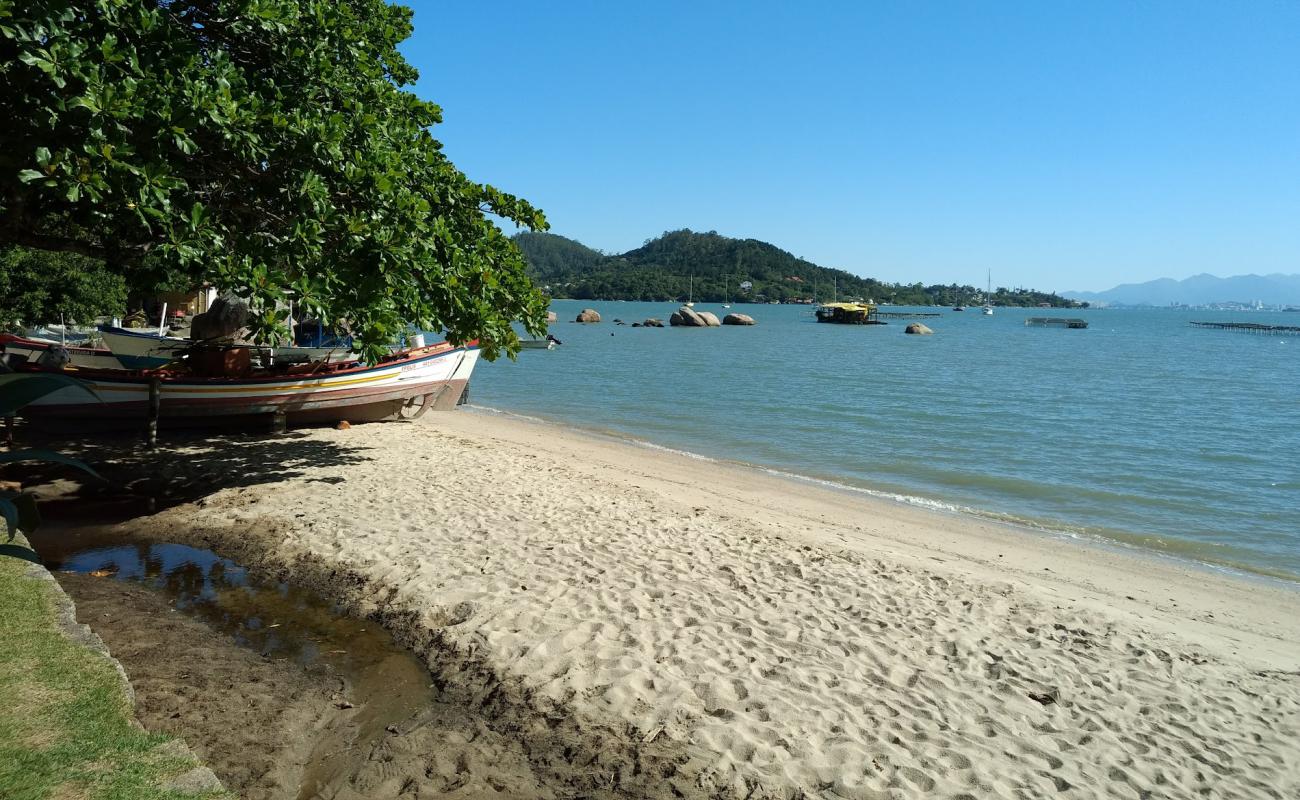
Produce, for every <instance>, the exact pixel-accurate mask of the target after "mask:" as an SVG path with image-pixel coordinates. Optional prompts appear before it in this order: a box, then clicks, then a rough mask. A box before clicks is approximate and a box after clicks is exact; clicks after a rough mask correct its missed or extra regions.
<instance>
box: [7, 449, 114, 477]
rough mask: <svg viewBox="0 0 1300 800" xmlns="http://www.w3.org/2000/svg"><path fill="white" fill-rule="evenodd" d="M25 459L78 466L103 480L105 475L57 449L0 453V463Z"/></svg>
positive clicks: (11, 462)
mask: <svg viewBox="0 0 1300 800" xmlns="http://www.w3.org/2000/svg"><path fill="white" fill-rule="evenodd" d="M23 461H48V462H50V463H51V464H63V465H65V466H69V467H76V468H77V469H79V470H81V471H82V472H85V473H88V474H90V475H93V476H94V477H96V478H99V479H100V480H101V481H102V480H104V476H103V475H100V474H99V473H98V472H96V471H95V470H93V469H91V467H90V465H89V464H87V463H86V462H84V461H79V460H78V459H75V458H73V457H72V456H65V455H63V454H62V453H60V452H58V451H56V450H40V449H35V450H10V451H9V452H7V453H0V464H17V463H20V462H23Z"/></svg>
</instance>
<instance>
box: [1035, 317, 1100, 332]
mask: <svg viewBox="0 0 1300 800" xmlns="http://www.w3.org/2000/svg"><path fill="white" fill-rule="evenodd" d="M1025 325H1026V326H1028V327H1033V328H1074V329H1076V330H1081V329H1083V328H1086V327H1088V320H1086V319H1079V318H1078V317H1028V318H1026V319H1025Z"/></svg>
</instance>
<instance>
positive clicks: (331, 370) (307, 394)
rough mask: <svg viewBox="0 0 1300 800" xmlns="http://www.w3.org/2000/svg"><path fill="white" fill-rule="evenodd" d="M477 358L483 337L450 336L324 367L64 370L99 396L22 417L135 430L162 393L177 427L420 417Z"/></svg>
mask: <svg viewBox="0 0 1300 800" xmlns="http://www.w3.org/2000/svg"><path fill="white" fill-rule="evenodd" d="M477 362H478V345H477V342H471V343H469V344H467V345H461V346H453V345H451V344H448V343H446V342H442V343H439V344H435V345H430V346H427V347H416V348H412V349H409V350H403V351H399V352H397V353H393V354H392V355H390V356H388V357H386V358H384V359H383V360H381V361H380V362H379V363H377V364H374V365H369V366H368V365H364V364H358V363H353V364H319V363H317V364H313V365H306V366H296V367H286V368H283V369H282V370H275V371H270V370H258V371H254V372H253V373H252V374H250V375H248V376H247V377H239V378H207V377H201V376H196V375H193V374H189V373H188V371H179V370H177V371H173V370H155V371H141V372H126V371H123V370H120V369H119V370H72V371H65V372H64V374H72V375H75V376H76V377H78V378H80V379H81V380H82V381H83V382H84V383H85V384H86V385H87V386H88V387H89V388H91V389H92V390H93V391H94V392H95V393H96V394H97V395H98V396H99V398H100V399H101V401H100V402H95V401H93V400H88V398H87V396H86V394H85V393H84V392H80V391H76V390H74V389H61V390H59V391H57V392H54V393H53V394H49V395H46V396H45V397H42V398H40V399H39V400H36V401H35V402H33V403H31V404H30V405H28V406H27V407H26V408H25V409H23V412H22V414H23V416H24V417H25V418H27V419H28V420H30V421H32V422H35V423H38V424H39V423H47V424H48V423H57V424H59V425H66V424H78V423H80V424H82V425H83V426H91V427H96V428H102V427H118V428H121V427H130V426H132V425H141V424H143V423H144V422H145V421H146V420H147V419H148V418H149V416H150V413H151V411H150V409H151V392H153V391H156V393H157V415H158V421H159V423H160V424H164V425H173V426H187V425H188V426H211V425H223V426H224V425H232V424H236V425H237V424H240V423H244V422H250V421H253V420H256V419H259V418H263V419H266V418H272V417H282V418H283V419H284V420H285V422H286V424H313V423H329V422H337V421H339V420H347V421H350V422H365V421H374V420H383V419H396V418H414V417H418V416H420V415H421V414H423V413H425V412H426V411H428V410H429V409H431V408H435V409H448V408H454V407H455V406H456V405H457V403H458V402H459V401H460V399H461V397H462V395H464V394H465V392H466V389H467V387H468V384H469V378H470V373H471V372H473V370H474V365H475V364H476V363H477ZM25 369H27V370H31V371H34V372H40V371H43V370H39V369H36V368H34V367H27V368H25ZM155 387H156V388H155Z"/></svg>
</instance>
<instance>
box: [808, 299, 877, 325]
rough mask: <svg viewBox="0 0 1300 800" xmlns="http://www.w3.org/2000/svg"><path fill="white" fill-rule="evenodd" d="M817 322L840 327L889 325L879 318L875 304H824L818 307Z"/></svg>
mask: <svg viewBox="0 0 1300 800" xmlns="http://www.w3.org/2000/svg"><path fill="white" fill-rule="evenodd" d="M816 314H817V321H818V322H831V323H835V324H838V325H887V324H888V323H886V322H882V321H881V320H880V319H878V318H877V316H876V314H877V308H876V306H875V304H874V303H822V304H821V305H820V306H818V307H817V311H816Z"/></svg>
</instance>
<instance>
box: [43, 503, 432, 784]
mask: <svg viewBox="0 0 1300 800" xmlns="http://www.w3.org/2000/svg"><path fill="white" fill-rule="evenodd" d="M32 538H33V545H34V546H35V548H36V550H37V552H38V553H39V554H40V557H41V559H42V561H43V562H44V563H45V565H46V567H47V568H49V569H50V570H51V572H53V573H54V575H55V576H56V578H57V579H58V580H59V581H60V583H61V584H63V585H64V588H65V590H66V591H68V593H69V594H70V595H72V596H73V599H74V601H75V602H76V603H77V605H78V609H79V618H80V619H81V621H82V622H85V623H87V624H89V625H91V627H92V628H94V629H95V630H96V632H97V633H100V635H101V636H102V637H103V638H105V640H106V641H107V642H108V644H109V646H110V649H111V650H112V651H113V652H114V655H115V656H117V657H118V658H119V660H122V661H123V663H124V666H125V667H126V669H127V672H128V674H130V675H131V677H132V680H133V683H134V684H136V693H137V696H138V698H139V700H140V702H139V706H140V707H141V708H142V709H143V711H144V713H142V715H141V716H142V717H144V718H145V719H143V720H142V721H144V722H145V724H146V727H150V728H151V729H155V726H154V725H153V724H151V720H149V719H148V717H149V716H150V713H149V711H150V709H153V708H155V707H158V706H159V705H160V702H162V701H161V700H160V697H153V696H150V695H151V694H153V693H159V694H160V696H161V695H170V696H171V697H172V698H182V699H181V702H180V704H179V705H178V706H177V708H176V709H175V710H174V711H171V712H170V714H165V715H163V716H164V717H165V718H168V719H181V718H183V717H185V716H186V715H187V712H189V711H194V710H198V711H199V712H200V716H202V717H204V718H207V717H209V716H210V715H213V714H215V715H217V716H218V717H221V716H227V715H230V714H231V713H232V709H230V708H228V707H225V704H226V703H237V702H252V703H254V704H260V705H261V706H263V707H262V708H260V709H258V710H259V711H260V712H261V713H260V714H259V720H258V721H257V723H265V724H266V725H267V727H268V730H265V731H262V733H264V734H266V735H267V736H268V738H270V739H272V741H270V742H267V744H266V747H267V748H268V749H275V748H277V747H284V748H285V749H288V750H292V751H295V753H294V755H292V756H286V758H285V759H283V760H285V761H297V762H299V764H298V766H299V768H298V769H293V768H285V767H284V766H283V765H280V766H277V767H276V768H274V769H273V770H271V772H272V773H274V774H275V776H276V778H275V781H278V783H279V785H278V787H277V788H276V789H274V790H272V794H271V795H270V796H281V794H280V793H281V792H285V791H286V790H287V791H292V789H293V786H292V785H288V786H286V785H285V783H289V784H295V783H296V785H297V792H296V796H297V797H298V798H302V799H303V800H305V799H306V798H314V797H320V796H331V797H333V796H340V795H339V794H338V791H337V786H335V785H336V784H339V783H340V782H343V781H346V780H350V779H351V778H352V777H354V776H353V775H352V774H351V773H354V772H355V771H356V767H357V764H356V763H355V762H356V760H357V759H356V758H354V757H351V756H354V755H357V754H362V755H364V754H368V753H371V752H372V751H374V750H375V749H376V747H377V746H380V745H382V744H383V743H384V742H385V740H387V739H390V738H393V737H394V736H395V735H396V734H400V733H401V732H402V728H403V727H404V726H408V725H409V723H410V722H411V721H412V720H413V718H415V717H417V716H419V715H420V714H421V713H422V712H424V711H426V710H427V709H429V708H430V707H431V706H434V705H435V704H436V703H437V697H436V693H435V691H434V690H433V688H432V687H431V684H430V676H429V674H428V672H427V670H426V669H425V667H424V665H423V664H421V663H420V662H419V660H417V659H416V658H415V657H414V656H413V655H412V654H411V653H410V652H408V651H406V650H404V649H402V648H401V647H399V646H398V645H397V644H396V643H395V642H394V641H393V639H392V637H391V636H390V635H389V634H388V633H387V632H386V631H384V630H383V629H382V628H381V627H380V626H378V625H377V624H375V623H369V622H365V621H362V620H358V619H355V618H352V617H349V616H347V615H345V614H343V613H341V612H340V610H339V609H338V608H337V607H335V606H334V605H333V604H331V603H329V602H327V601H325V600H324V599H323V598H321V597H318V596H316V595H315V594H313V593H311V592H307V591H305V590H303V589H301V588H297V587H295V586H292V585H290V584H288V583H284V582H267V581H262V580H258V579H256V578H254V577H253V576H252V575H250V573H249V571H248V570H247V569H245V568H244V567H242V566H240V565H239V564H237V563H235V562H233V561H231V560H230V559H227V558H222V557H221V556H219V555H217V554H216V553H214V552H212V551H211V550H205V549H200V548H196V547H191V546H188V545H184V544H176V543H170V542H153V541H133V540H132V539H130V538H129V537H124V536H123V534H122V533H121V532H120V531H111V530H107V529H102V528H98V527H96V526H82V527H74V526H62V525H53V526H48V527H47V528H45V529H44V530H43V531H41V532H40V533H39V534H38V535H35V536H33V537H32ZM160 615H166V616H168V617H170V616H172V615H183V616H184V617H186V618H188V620H186V622H191V623H198V626H194V625H190V626H189V627H182V628H179V629H176V632H177V634H178V637H177V638H185V639H188V640H190V643H194V640H195V638H196V637H198V636H199V635H200V634H201V633H203V631H201V630H200V629H199V628H200V627H201V628H202V629H206V631H208V632H210V633H211V634H212V635H208V636H203V637H202V648H203V652H204V654H205V656H206V658H203V659H193V658H189V659H186V658H185V655H186V654H185V653H183V652H175V651H173V649H172V648H171V647H170V643H169V642H168V641H167V639H168V638H171V637H169V636H168V633H169V629H168V623H170V622H171V621H172V620H166V621H159V620H158V619H157V618H158V616H160ZM231 651H235V652H231ZM141 659H148V660H152V661H154V662H159V661H160V660H166V659H171V660H176V661H177V662H178V663H177V664H176V665H175V671H173V673H172V674H170V675H168V674H165V673H166V672H167V671H166V670H158V669H157V667H158V666H159V664H158V663H154V664H150V665H146V664H145V663H141ZM182 660H183V661H184V663H180V662H181V661H182ZM217 663H224V664H225V666H223V667H222V668H220V669H219V670H218V669H215V668H214V670H213V671H212V672H211V673H209V674H205V673H204V670H205V668H207V667H208V666H211V665H213V664H217ZM231 664H235V665H238V667H237V668H234V667H231V666H230V665H231ZM264 665H270V667H271V669H270V670H269V676H268V675H262V674H259V673H260V672H264V671H267V670H262V669H261V667H263V666H264ZM295 673H296V675H295ZM138 676H142V679H141V680H139V681H137V677H138ZM241 681H242V683H243V684H262V686H259V687H257V689H256V690H255V691H254V692H252V693H251V694H247V693H241V692H240V691H239V690H240V689H241V688H243V686H236V685H235V684H237V683H241ZM222 682H225V683H227V684H229V686H228V687H226V689H227V691H225V693H224V694H225V700H224V701H223V700H221V699H220V698H216V697H213V696H211V693H205V692H204V691H203V690H202V687H203V686H204V685H208V684H219V683H222ZM267 686H272V687H280V688H282V689H284V690H285V691H284V692H280V691H277V690H272V691H265V689H264V687H267ZM218 688H220V687H218ZM313 690H314V692H313ZM220 693H221V692H218V694H220ZM205 694H207V695H209V696H206V697H205V696H204V695H205ZM313 694H314V695H315V696H314V697H312V695H313ZM277 695H283V696H277ZM237 698H242V700H241V699H237ZM304 701H305V702H304ZM277 703H279V704H280V705H281V706H283V708H278V709H277V708H276V707H275V706H276V704H277ZM163 704H165V702H163ZM207 706H211V707H207ZM299 706H312V708H311V709H310V712H309V713H307V714H306V717H308V718H312V719H311V722H310V724H309V726H306V727H307V729H306V731H305V732H303V733H304V735H303V738H302V740H301V741H293V740H292V739H293V737H292V736H290V735H289V734H288V733H286V732H285V731H283V730H280V731H274V730H270V728H272V727H274V724H273V723H274V722H288V721H289V718H293V719H299V720H301V719H303V718H304V711H307V709H305V708H301V707H299ZM242 721H243V722H245V723H250V721H249V720H247V719H244V720H242ZM153 722H156V721H153ZM182 722H183V720H182ZM229 722H231V723H237V722H239V720H237V719H236V718H235V717H233V716H231V717H230V719H229ZM257 723H250V724H257ZM167 728H168V732H171V733H175V734H179V735H181V736H182V737H184V738H186V739H187V740H188V741H190V743H191V745H193V746H194V747H195V748H196V749H198V750H199V751H200V752H201V753H202V751H203V750H204V745H205V744H208V742H205V741H203V739H205V738H209V737H212V736H214V735H220V733H219V731H218V732H216V733H214V730H213V729H212V728H207V727H200V728H199V729H197V730H186V728H185V726H184V725H183V724H182V725H179V726H171V725H168V726H167ZM277 739H278V741H277ZM216 749H218V750H221V751H222V752H225V753H226V754H227V755H228V756H229V757H230V758H233V759H234V760H241V759H242V760H245V761H248V760H250V755H249V754H240V753H239V752H238V747H232V748H225V747H223V746H221V745H220V743H218V745H217V746H216ZM216 760H217V761H220V760H221V759H220V757H218V758H217V759H216ZM213 766H214V768H218V772H219V773H220V772H221V771H222V770H220V769H219V766H220V765H219V764H213ZM227 772H228V773H229V770H227ZM295 772H296V773H297V776H296V780H294V775H293V773H295ZM221 777H222V778H223V781H226V782H227V783H228V784H229V782H230V781H229V777H230V776H229V774H227V775H221ZM275 781H271V779H270V778H267V779H266V780H264V781H263V783H267V782H275ZM236 782H237V783H238V782H239V781H238V779H237V780H236ZM230 788H232V789H234V790H236V791H238V792H239V793H240V794H241V795H243V794H245V788H246V787H243V786H236V785H231V786H230ZM265 788H270V787H269V786H268V787H265ZM283 796H288V795H287V794H285V795H283ZM343 796H346V795H343Z"/></svg>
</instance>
